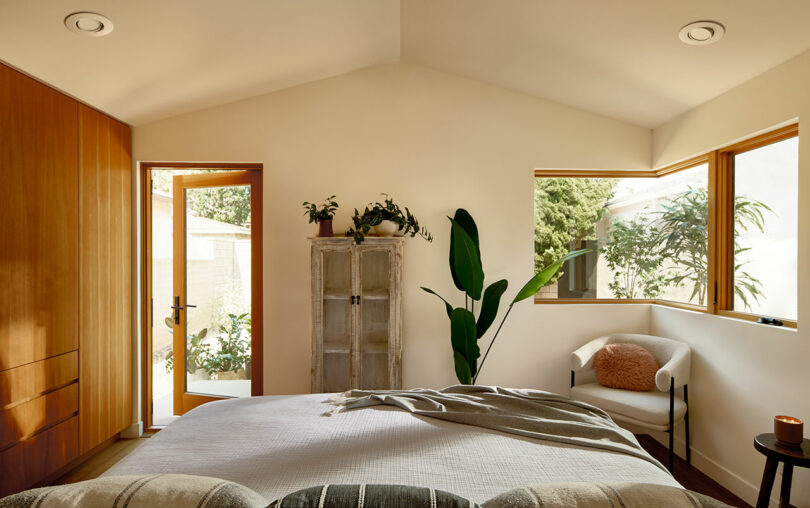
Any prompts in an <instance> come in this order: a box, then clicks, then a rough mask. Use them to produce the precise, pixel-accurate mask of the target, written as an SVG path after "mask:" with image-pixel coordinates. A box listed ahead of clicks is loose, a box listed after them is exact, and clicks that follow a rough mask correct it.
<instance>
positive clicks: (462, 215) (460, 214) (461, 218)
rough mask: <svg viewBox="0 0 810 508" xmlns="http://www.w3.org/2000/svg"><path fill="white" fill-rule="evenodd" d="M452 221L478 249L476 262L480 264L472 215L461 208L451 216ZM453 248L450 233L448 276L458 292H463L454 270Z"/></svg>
mask: <svg viewBox="0 0 810 508" xmlns="http://www.w3.org/2000/svg"><path fill="white" fill-rule="evenodd" d="M453 220H454V221H456V222H457V223H458V224H459V225H460V226H461V227H462V228H464V231H466V232H467V234H468V235H470V239H472V241H473V243H474V244H475V248H476V249H479V251H478V262H479V263H480V262H481V251H480V245H479V244H478V226H476V225H475V221H474V220H473V218H472V215H470V214H469V212H467V210H465V209H463V208H459V209H458V210H456V214H455V215H454V216H453ZM454 248H455V241H454V240H453V235H452V231H451V234H450V275H451V276H452V277H453V284H455V285H456V288H458V290H459V291H464V286H462V285H461V281H460V280H459V279H458V275H456V268H455V258H454Z"/></svg>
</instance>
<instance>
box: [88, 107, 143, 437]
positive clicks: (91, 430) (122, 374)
mask: <svg viewBox="0 0 810 508" xmlns="http://www.w3.org/2000/svg"><path fill="white" fill-rule="evenodd" d="M79 115H80V116H79V126H80V162H79V185H80V188H79V201H80V204H79V217H80V222H79V224H80V225H79V278H80V281H81V294H80V300H79V301H80V305H79V310H80V313H79V346H80V347H79V386H80V394H79V420H80V421H79V423H80V435H81V451H82V453H84V452H87V451H88V450H91V449H92V448H94V447H95V446H97V445H99V444H101V443H103V442H104V441H106V440H107V439H109V438H110V437H112V436H113V435H115V434H116V433H118V432H120V431H121V430H123V429H124V428H126V427H127V426H129V424H130V423H131V419H132V382H131V375H132V366H131V358H132V349H131V344H132V341H131V324H132V313H131V304H132V293H131V290H132V284H131V278H130V277H131V262H132V259H131V251H132V243H131V242H132V240H131V239H132V236H131V156H130V151H131V150H130V146H131V145H130V142H131V134H130V129H129V127H127V126H126V125H124V124H122V123H120V122H117V121H115V120H113V119H111V118H109V117H107V116H106V115H103V114H101V113H99V112H97V111H95V110H93V109H91V108H88V107H86V106H84V105H80V106H79Z"/></svg>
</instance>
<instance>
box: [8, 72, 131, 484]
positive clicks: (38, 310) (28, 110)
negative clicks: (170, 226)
mask: <svg viewBox="0 0 810 508" xmlns="http://www.w3.org/2000/svg"><path fill="white" fill-rule="evenodd" d="M130 152H131V133H130V129H129V127H128V126H126V125H124V124H122V123H120V122H118V121H116V120H113V119H111V118H109V117H108V116H106V115H103V114H101V113H99V112H97V111H96V110H94V109H92V108H89V107H87V106H85V105H83V104H81V103H79V102H78V101H76V100H74V99H72V98H70V97H68V96H66V95H64V94H62V93H60V92H58V91H56V90H54V89H52V88H49V87H48V86H46V85H43V84H42V83H39V82H38V81H36V80H34V79H31V78H29V77H27V76H25V75H24V74H22V73H20V72H17V71H15V70H13V69H11V68H9V67H7V66H5V65H2V64H0V496H3V495H6V494H9V493H12V492H16V491H19V490H23V489H25V488H28V487H30V486H32V485H35V484H37V483H39V482H41V481H43V480H45V479H48V478H50V477H52V476H54V475H56V474H59V473H60V471H62V470H63V469H64V468H65V467H66V466H68V465H69V464H71V463H73V462H75V461H76V460H77V459H78V458H79V457H81V456H83V455H85V454H88V453H89V452H91V451H92V450H93V449H94V448H96V447H98V446H99V445H101V444H103V443H105V442H106V441H108V440H109V439H110V438H112V437H114V436H115V435H116V434H117V433H119V432H120V431H121V430H123V429H124V428H126V427H128V426H129V425H130V424H131V423H132V399H131V398H132V382H131V374H132V367H131V356H132V352H131V344H132V341H131V324H132V311H131V303H132V295H131V288H132V283H131V264H132V259H131V251H132V245H131V241H132V240H131V156H130Z"/></svg>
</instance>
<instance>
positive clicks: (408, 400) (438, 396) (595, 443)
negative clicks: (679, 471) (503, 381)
mask: <svg viewBox="0 0 810 508" xmlns="http://www.w3.org/2000/svg"><path fill="white" fill-rule="evenodd" d="M330 402H332V403H334V404H335V405H336V409H335V411H333V412H332V413H337V412H340V411H343V410H351V409H357V408H364V407H369V406H376V405H378V404H387V405H391V406H396V407H399V408H401V409H404V410H406V411H409V412H411V413H413V414H415V415H419V416H429V417H431V418H440V419H442V420H448V421H451V422H456V423H463V424H467V425H475V426H477V427H484V428H488V429H494V430H500V431H502V432H506V433H509V434H517V435H519V436H526V437H532V438H535V439H543V440H548V441H557V442H560V443H567V444H573V445H579V446H585V447H589V448H598V449H603V450H610V451H614V452H620V453H627V454H629V455H632V456H634V457H638V458H640V459H642V460H647V461H650V462H652V463H653V464H655V465H656V466H658V467H660V468H661V469H664V466H662V465H661V463H660V462H658V461H657V460H655V459H653V458H652V457H650V454H648V453H647V452H646V451H645V450H644V449H643V448H642V447H641V445H639V444H638V441H636V438H635V437H634V436H633V434H632V433H631V432H629V431H627V430H624V429H622V428H621V427H619V426H618V425H616V424H615V423H614V422H613V420H611V419H610V416H609V415H608V414H607V413H606V412H605V411H603V410H601V409H599V408H598V407H596V406H592V405H590V404H587V403H585V402H580V401H577V400H573V399H570V398H568V397H565V396H564V395H558V394H556V393H549V392H543V391H540V390H520V389H515V388H501V387H499V386H480V385H478V386H469V385H455V386H449V387H447V388H443V389H441V390H427V389H415V390H387V391H364V390H352V391H351V392H347V393H346V394H340V395H338V396H336V397H333V398H332V399H330Z"/></svg>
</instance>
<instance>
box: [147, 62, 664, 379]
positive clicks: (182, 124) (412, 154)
mask: <svg viewBox="0 0 810 508" xmlns="http://www.w3.org/2000/svg"><path fill="white" fill-rule="evenodd" d="M649 145H650V131H649V130H647V129H642V128H638V127H634V126H630V125H628V124H624V123H621V122H618V121H615V120H611V119H607V118H604V117H600V116H597V115H593V114H590V113H585V112H582V111H578V110H575V109H571V108H568V107H564V106H560V105H557V104H554V103H551V102H548V101H544V100H540V99H536V98H532V97H529V96H526V95H522V94H519V93H515V92H510V91H506V90H503V89H500V88H497V87H493V86H489V85H485V84H482V83H479V82H476V81H472V80H468V79H464V78H459V77H455V76H452V75H449V74H444V73H440V72H437V71H433V70H429V69H426V68H423V67H419V66H413V65H407V64H392V65H385V66H378V67H373V68H369V69H366V70H363V71H358V72H354V73H351V74H347V75H343V76H339V77H336V78H330V79H327V80H323V81H319V82H315V83H311V84H307V85H302V86H298V87H295V88H291V89H287V90H283V91H280V92H275V93H271V94H267V95H264V96H260V97H256V98H253V99H248V100H245V101H241V102H237V103H233V104H229V105H225V106H221V107H217V108H213V109H209V110H205V111H202V112H198V113H193V114H188V115H183V116H179V117H174V118H171V119H168V120H164V121H160V122H156V123H152V124H148V125H144V126H140V127H136V128H135V129H134V142H133V146H134V154H135V159H136V160H140V161H148V160H164V161H165V160H175V161H251V162H263V163H264V196H265V198H264V217H265V222H264V224H265V226H264V227H265V230H264V241H265V245H264V257H265V259H264V270H265V274H264V277H265V278H264V284H265V291H264V304H265V316H266V324H265V367H264V376H265V377H264V379H265V393H268V394H271V393H301V392H307V391H308V390H309V386H310V380H309V376H310V333H311V332H310V330H311V327H310V308H309V303H308V302H309V244H308V241H307V240H306V237H307V236H310V235H313V234H315V232H316V227H315V226H314V225H309V224H307V221H306V218H305V217H303V216H302V213H303V209H302V207H301V202H302V201H304V200H309V201H313V200H321V199H323V198H324V197H326V196H329V195H330V194H337V196H338V201H339V202H340V204H341V205H342V208H341V209H340V211H339V212H338V215H337V217H336V223H335V228H336V231H340V232H342V231H344V230H345V229H346V227H348V225H349V224H350V219H349V217H350V215H351V211H352V209H353V208H354V207H362V206H363V205H364V204H365V203H366V202H368V201H370V200H375V199H378V198H379V193H380V192H388V193H390V194H391V195H392V196H393V197H394V198H395V199H396V201H397V202H399V203H400V204H405V205H407V206H409V207H410V208H411V210H413V211H414V212H415V214H416V215H417V217H418V218H419V219H420V220H421V221H422V222H424V224H425V225H426V226H427V227H428V228H429V229H430V230H431V231H433V233H434V234H435V237H436V240H435V241H434V243H433V244H428V243H426V242H424V241H423V240H420V239H418V238H417V239H410V240H408V241H407V243H406V247H405V271H404V287H405V290H404V316H405V321H404V344H403V364H404V365H403V368H404V373H403V380H404V384H405V385H406V386H407V387H415V386H428V387H440V386H444V385H447V384H450V383H452V382H454V381H455V377H454V374H453V367H452V356H451V353H450V351H451V350H450V344H449V338H448V335H449V324H448V321H447V318H446V315H445V314H444V310H443V307H442V306H441V305H440V304H439V303H438V301H437V300H436V299H435V297H432V296H430V295H427V294H425V293H423V292H422V291H420V290H419V289H418V288H419V286H420V285H426V286H429V287H432V288H434V289H436V290H437V291H438V292H440V293H442V294H444V295H446V296H447V297H455V301H456V302H458V303H460V302H461V300H459V299H458V297H457V296H458V295H457V294H456V293H457V292H456V291H455V289H454V288H453V285H452V282H451V279H450V275H449V273H448V267H447V249H448V231H449V223H448V221H447V219H446V218H445V216H446V215H448V214H450V215H452V213H453V211H454V210H455V208H457V207H465V208H467V209H468V210H469V211H470V212H471V213H472V214H473V216H474V217H475V218H476V220H477V222H478V225H479V229H480V232H481V238H482V251H483V260H484V269H485V271H486V274H487V277H488V280H490V281H494V280H496V278H507V279H509V280H510V282H511V284H512V286H511V287H510V289H509V291H508V292H507V296H513V295H514V294H515V292H516V291H517V290H518V289H519V288H520V286H521V285H522V284H523V283H524V282H525V281H526V280H527V279H528V278H529V277H530V276H531V275H532V269H533V263H532V250H533V228H534V224H533V188H534V187H533V169H534V168H536V167H571V168H607V169H610V168H616V169H641V168H647V167H649ZM451 288H453V289H452V290H451ZM583 316H584V318H583ZM509 319H510V322H508V323H507V324H506V326H505V328H504V330H503V332H502V337H501V338H500V339H499V342H500V343H499V344H496V346H495V347H494V348H493V350H492V354H491V355H490V358H489V360H487V365H486V366H485V368H484V369H483V374H482V376H481V378H480V381H481V382H483V383H491V384H495V383H497V384H502V385H511V386H525V387H529V386H534V387H541V388H546V389H551V390H557V391H564V390H565V389H566V387H567V383H568V367H567V359H566V358H567V354H568V353H569V352H570V351H571V350H572V349H574V348H575V347H576V346H579V345H580V344H581V343H584V342H585V341H587V340H588V339H589V338H591V337H593V336H595V335H597V334H599V333H603V332H604V331H614V330H615V331H618V330H626V331H636V332H646V331H647V330H648V328H649V310H648V308H647V307H645V306H627V307H620V308H612V309H610V308H608V307H605V306H576V307H563V306H556V305H555V306H539V305H534V304H532V303H531V302H530V301H526V302H523V303H522V304H520V305H519V306H517V307H516V308H515V309H514V310H513V312H512V315H511V316H510V318H509ZM571 323H577V326H576V327H572V326H571ZM527 352H529V353H530V354H528V355H527Z"/></svg>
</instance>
